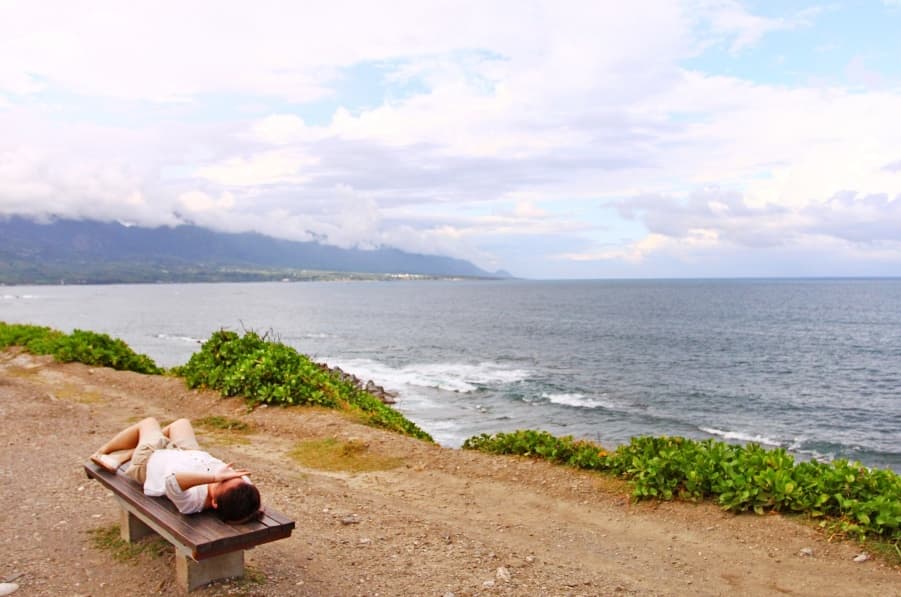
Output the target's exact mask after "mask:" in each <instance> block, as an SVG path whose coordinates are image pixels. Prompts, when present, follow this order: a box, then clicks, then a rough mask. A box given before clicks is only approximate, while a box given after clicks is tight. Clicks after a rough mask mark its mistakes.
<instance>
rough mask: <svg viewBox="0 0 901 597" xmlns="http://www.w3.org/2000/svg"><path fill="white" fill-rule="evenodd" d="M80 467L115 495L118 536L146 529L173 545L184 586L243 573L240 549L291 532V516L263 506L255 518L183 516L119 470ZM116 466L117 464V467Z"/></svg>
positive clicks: (189, 588)
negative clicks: (237, 520)
mask: <svg viewBox="0 0 901 597" xmlns="http://www.w3.org/2000/svg"><path fill="white" fill-rule="evenodd" d="M84 470H85V472H87V474H88V477H91V478H93V479H96V480H98V481H100V483H102V484H103V485H104V486H105V487H106V488H107V489H109V490H111V491H112V492H113V494H114V495H115V496H116V499H117V501H118V502H119V505H120V506H121V513H120V516H121V519H120V520H121V533H122V539H124V540H125V541H128V542H132V541H137V540H138V539H141V538H142V537H145V536H147V535H151V534H154V533H155V534H158V535H160V536H162V537H164V538H165V539H166V540H167V541H169V542H170V543H171V544H172V545H174V546H175V574H176V581H177V582H178V584H179V586H180V587H181V588H182V589H183V590H185V591H193V590H194V589H196V588H197V587H200V586H202V585H205V584H207V583H210V582H212V581H214V580H219V579H223V578H231V577H240V576H243V574H244V550H245V549H250V548H252V547H254V546H256V545H260V544H262V543H268V542H269V541H276V540H278V539H284V538H286V537H290V536H291V531H292V530H293V529H294V521H293V520H290V519H289V518H288V517H287V516H285V515H284V514H280V513H279V512H276V511H275V510H272V509H271V508H266V513H265V515H264V516H263V517H262V518H261V519H260V520H258V521H253V522H248V523H245V524H227V523H224V522H222V521H221V520H220V519H219V517H218V516H217V515H216V513H215V512H210V511H207V512H201V513H199V514H191V515H190V516H186V515H184V514H181V513H180V512H179V511H178V509H177V508H176V507H175V505H174V504H173V503H172V502H170V501H169V500H168V499H167V498H165V497H150V496H146V495H144V491H143V489H142V488H141V486H140V485H138V484H137V483H136V482H135V481H133V480H132V479H130V478H129V477H126V476H125V475H124V474H122V473H121V472H119V473H118V474H117V473H110V472H109V471H106V470H104V469H102V468H100V467H99V466H97V465H96V464H94V463H93V462H87V463H86V464H85V465H84ZM120 471H121V469H120Z"/></svg>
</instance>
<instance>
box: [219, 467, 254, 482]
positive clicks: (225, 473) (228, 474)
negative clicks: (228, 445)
mask: <svg viewBox="0 0 901 597" xmlns="http://www.w3.org/2000/svg"><path fill="white" fill-rule="evenodd" d="M249 474H250V471H249V470H247V469H237V470H235V469H233V468H232V463H231V462H229V463H228V464H227V465H225V468H222V469H220V470H219V472H218V473H216V477H215V478H216V482H217V483H222V482H223V481H231V480H232V479H239V478H241V477H243V476H245V475H249Z"/></svg>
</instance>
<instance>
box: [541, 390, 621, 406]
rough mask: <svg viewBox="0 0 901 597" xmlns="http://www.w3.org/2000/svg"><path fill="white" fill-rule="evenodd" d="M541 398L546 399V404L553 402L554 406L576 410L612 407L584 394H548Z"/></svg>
mask: <svg viewBox="0 0 901 597" xmlns="http://www.w3.org/2000/svg"><path fill="white" fill-rule="evenodd" d="M541 397H542V398H546V399H547V400H548V402H553V403H554V404H562V405H564V406H574V407H576V408H612V407H613V405H612V404H610V403H609V402H606V401H604V400H597V399H596V398H588V397H587V396H585V395H584V394H548V393H544V394H542V395H541Z"/></svg>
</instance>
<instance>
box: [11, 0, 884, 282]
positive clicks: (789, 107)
mask: <svg viewBox="0 0 901 597" xmlns="http://www.w3.org/2000/svg"><path fill="white" fill-rule="evenodd" d="M774 11H778V12H774ZM899 30H901V6H898V4H897V2H889V1H885V2H879V1H877V0H873V1H872V2H866V1H862V2H855V3H850V4H847V5H845V4H841V3H839V4H821V5H817V4H800V3H795V2H783V3H778V8H776V7H774V6H773V5H772V3H755V2H737V1H731V0H686V1H684V2H675V1H669V2H656V1H638V2H630V3H628V4H627V5H624V4H622V3H619V2H584V3H579V2H573V3H563V4H561V3H559V2H496V3H483V2H478V3H476V2H472V3H465V2H448V3H442V2H437V3H436V2H427V3H423V2H386V3H364V2H349V3H347V2H344V3H342V2H329V3H322V4H321V5H319V6H316V7H315V8H311V7H310V5H306V4H305V5H304V6H303V7H301V6H300V5H294V4H291V3H287V4H285V3H277V2H255V3H253V4H244V3H233V2H192V3H174V2H155V3H146V4H135V3H118V2H87V3H64V2H60V3H57V4H54V3H32V2H16V1H12V2H9V1H8V2H4V3H3V4H2V5H0V56H3V58H0V130H2V131H3V134H2V135H0V214H21V215H32V216H37V217H47V216H49V215H57V216H61V217H73V218H96V219H104V220H120V221H123V222H131V223H137V224H142V225H161V224H162V225H174V224H177V223H180V222H191V223H196V224H198V225H202V226H208V227H212V228H214V229H217V230H223V231H231V232H239V231H248V230H253V231H258V232H262V233H264V234H270V235H274V236H278V237H282V238H288V239H292V240H321V241H323V242H327V243H329V244H334V245H337V246H341V247H352V246H359V247H377V246H382V245H388V246H393V247H397V248H400V249H404V250H407V251H413V252H420V253H435V254H445V255H449V256H454V257H460V258H464V259H469V260H472V261H473V262H475V263H477V264H478V265H480V266H481V267H483V268H485V269H488V270H495V269H499V268H504V269H507V270H509V271H511V272H512V273H513V274H514V275H519V276H526V277H608V276H613V277H620V276H626V277H644V276H663V277H671V276H673V277H678V276H722V275H726V276H730V275H734V276H744V275H751V276H753V275H901V144H899V142H898V140H899V139H901V118H899V117H898V115H899V114H901V61H899V60H897V58H898V56H901V41H898V40H897V37H898V36H897V35H894V36H893V35H890V34H889V33H890V32H892V31H894V32H897V31H899ZM861 32H863V33H861Z"/></svg>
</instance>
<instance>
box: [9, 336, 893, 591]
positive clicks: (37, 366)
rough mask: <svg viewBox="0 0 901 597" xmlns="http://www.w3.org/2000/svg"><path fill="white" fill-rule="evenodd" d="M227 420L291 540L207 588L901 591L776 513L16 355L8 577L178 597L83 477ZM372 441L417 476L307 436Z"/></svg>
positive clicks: (230, 453) (169, 558) (41, 586)
mask: <svg viewBox="0 0 901 597" xmlns="http://www.w3.org/2000/svg"><path fill="white" fill-rule="evenodd" d="M148 415H153V416H156V417H158V418H159V419H160V420H163V421H167V420H172V419H174V418H177V417H181V416H185V417H189V418H192V419H198V418H202V417H206V416H209V415H222V416H227V417H231V418H235V419H240V420H242V421H246V422H247V423H249V424H250V425H252V432H251V433H249V434H245V435H237V434H235V433H234V432H222V431H205V432H202V433H201V434H200V441H201V444H203V445H205V446H206V447H207V448H208V449H209V450H210V451H211V452H212V453H214V454H215V455H217V456H219V457H220V458H222V459H223V460H226V461H233V462H235V463H236V464H237V465H239V466H243V467H247V468H249V469H250V470H252V471H253V477H254V480H255V482H256V484H257V486H258V487H259V488H260V490H261V492H262V493H263V499H264V502H266V503H269V504H272V505H273V506H274V507H275V508H277V509H278V510H281V511H282V512H285V513H287V514H289V515H290V516H292V517H293V518H294V519H295V520H296V521H297V528H296V530H295V532H294V534H293V535H292V537H291V538H290V539H286V540H283V541H278V542H275V543H270V544H267V545H263V546H260V547H257V548H255V549H253V550H251V551H249V552H247V564H248V569H249V574H248V575H247V578H246V579H245V580H242V581H229V582H220V583H215V584H213V585H210V586H208V587H205V588H203V589H200V590H198V591H196V592H195V593H194V594H196V595H230V594H242V595H436V596H448V595H451V594H453V595H456V596H463V595H494V594H499V595H618V594H623V595H775V594H788V595H817V596H820V595H880V596H888V595H901V570H899V569H898V568H896V567H895V568H893V567H891V566H889V565H887V564H885V563H883V562H881V561H880V560H879V559H870V560H868V561H866V562H862V563H858V562H855V561H854V560H853V559H854V557H855V556H857V555H858V554H859V553H860V552H861V548H860V546H859V545H856V544H854V543H852V542H834V543H830V542H827V540H826V538H825V537H824V536H823V535H822V534H821V533H819V532H817V531H816V530H814V529H812V528H810V527H808V526H805V525H803V524H801V523H800V522H798V521H794V520H790V519H786V518H784V517H782V516H778V515H770V516H763V517H758V516H753V515H744V516H733V515H731V514H725V513H723V512H721V511H720V510H719V509H718V508H717V507H715V506H713V505H710V504H701V505H693V504H684V503H663V504H644V503H643V504H633V503H631V502H630V500H629V499H628V497H627V487H626V486H625V485H624V484H623V483H621V482H619V481H616V480H612V479H609V478H606V477H603V476H597V475H592V474H583V473H578V472H574V471H571V470H567V469H562V468H559V467H553V466H550V465H547V464H545V463H541V462H536V461H531V460H527V459H521V458H504V457H494V456H488V455H484V454H478V453H472V452H464V451H460V450H451V449H446V448H441V447H438V446H433V445H428V444H425V443H422V442H418V441H416V440H411V439H409V438H405V437H401V436H399V435H396V434H392V433H387V432H382V431H379V430H375V429H372V428H369V427H364V426H361V425H358V424H356V423H354V422H353V421H351V420H349V419H348V418H346V417H343V416H341V415H339V414H337V413H334V412H327V411H323V410H319V409H309V408H292V409H284V408H258V409H256V410H255V411H253V412H250V413H249V412H247V411H246V409H245V408H244V407H243V405H242V404H241V403H240V402H238V401H237V400H235V399H230V400H223V399H220V398H218V396H217V395H215V394H213V393H210V392H197V391H192V390H187V389H186V388H185V387H184V385H183V383H182V382H181V380H179V379H174V378H165V377H158V376H144V375H138V374H133V373H124V372H116V371H112V370H108V369H101V368H90V367H86V366H84V365H80V364H68V365H60V364H57V363H53V362H52V361H51V360H49V359H47V358H44V357H34V356H31V355H27V354H22V353H19V352H17V351H9V352H5V353H3V352H0V422H2V429H3V432H2V434H0V445H2V446H3V450H2V451H0V482H2V485H0V487H2V489H0V499H2V509H0V528H2V535H0V583H2V582H4V581H12V582H14V583H16V584H17V585H19V588H18V590H17V591H16V592H15V595H16V596H18V595H54V596H56V595H117V596H118V595H158V594H163V595H169V594H174V593H177V592H178V590H177V588H176V586H175V578H174V576H175V575H174V556H173V554H172V550H171V548H169V549H166V550H164V551H163V553H162V555H153V554H151V553H142V554H140V555H137V556H134V557H131V558H129V559H128V560H126V561H121V562H120V561H116V560H114V559H113V558H112V555H111V553H110V552H109V551H108V550H106V549H102V548H99V547H97V546H96V545H95V542H94V541H93V540H92V534H91V532H92V531H96V530H104V529H109V528H111V527H112V526H113V525H115V524H117V523H118V513H117V511H116V507H115V504H114V500H113V498H112V496H111V495H110V494H109V493H108V492H106V491H105V490H104V489H103V488H102V487H101V486H100V485H99V484H98V483H96V482H92V481H90V480H88V479H87V478H86V476H85V474H84V472H83V470H82V464H83V462H84V461H85V460H86V459H87V457H88V455H89V454H91V453H92V452H93V451H94V450H95V449H96V448H97V446H99V445H100V444H101V443H103V441H105V440H106V439H107V438H108V437H110V436H111V435H112V434H113V433H115V432H116V431H117V430H118V429H120V428H122V427H124V426H125V425H127V424H128V423H130V422H133V421H136V420H138V419H140V418H141V417H144V416H148ZM327 437H334V438H338V439H341V440H355V441H356V442H357V443H362V444H365V446H367V447H366V452H367V453H369V454H372V455H378V456H384V457H393V458H395V459H396V461H397V462H399V463H400V465H399V466H396V467H394V468H389V469H387V470H377V471H373V472H367V473H346V472H337V473H336V472H328V471H323V470H318V469H316V468H311V467H306V466H301V465H300V464H298V463H297V462H295V461H294V460H293V459H292V458H290V457H289V453H290V451H291V450H292V449H293V448H294V447H295V446H296V445H297V443H298V442H300V441H303V440H309V439H316V438H327Z"/></svg>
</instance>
